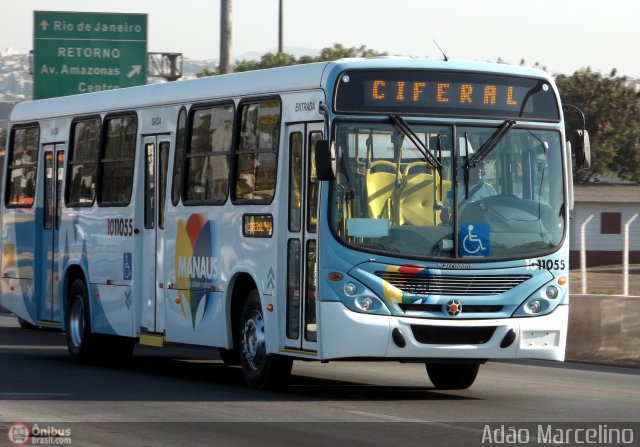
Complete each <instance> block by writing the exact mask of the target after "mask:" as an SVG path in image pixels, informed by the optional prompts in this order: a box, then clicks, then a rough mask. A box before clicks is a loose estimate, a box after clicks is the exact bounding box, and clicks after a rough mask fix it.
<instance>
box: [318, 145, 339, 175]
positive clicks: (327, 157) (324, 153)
mask: <svg viewBox="0 0 640 447" xmlns="http://www.w3.org/2000/svg"><path fill="white" fill-rule="evenodd" d="M315 163H316V175H317V176H318V180H320V181H325V180H333V179H335V178H336V146H335V143H334V142H333V141H329V140H318V141H316V150H315Z"/></svg>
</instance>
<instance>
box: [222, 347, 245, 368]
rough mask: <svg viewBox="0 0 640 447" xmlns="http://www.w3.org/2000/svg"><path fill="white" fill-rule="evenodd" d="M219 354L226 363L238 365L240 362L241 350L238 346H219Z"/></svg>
mask: <svg viewBox="0 0 640 447" xmlns="http://www.w3.org/2000/svg"><path fill="white" fill-rule="evenodd" d="M218 355H219V356H220V360H222V362H223V363H224V364H225V365H229V366H238V365H239V364H240V352H238V350H237V349H236V348H233V349H225V348H218Z"/></svg>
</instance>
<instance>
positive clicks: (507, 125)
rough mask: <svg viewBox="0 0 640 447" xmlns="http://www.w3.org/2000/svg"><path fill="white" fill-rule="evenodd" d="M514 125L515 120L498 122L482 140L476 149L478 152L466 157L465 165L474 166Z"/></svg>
mask: <svg viewBox="0 0 640 447" xmlns="http://www.w3.org/2000/svg"><path fill="white" fill-rule="evenodd" d="M515 125H516V122H515V120H506V121H505V122H504V123H502V124H500V126H498V128H497V129H496V131H495V132H494V133H493V135H491V137H490V138H489V139H488V140H487V141H485V142H484V144H483V145H482V146H481V147H480V149H478V152H476V153H474V154H473V155H471V158H470V159H469V158H468V159H467V167H471V168H475V167H476V166H477V164H478V163H480V162H481V161H482V160H484V158H485V157H486V156H487V155H489V152H491V151H492V150H493V148H494V147H496V146H497V145H498V143H499V142H500V140H502V138H503V137H504V136H505V135H506V134H507V132H509V131H510V130H511V128H512V127H513V126H515Z"/></svg>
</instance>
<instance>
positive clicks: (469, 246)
mask: <svg viewBox="0 0 640 447" xmlns="http://www.w3.org/2000/svg"><path fill="white" fill-rule="evenodd" d="M459 241H460V255H461V256H488V255H489V225H487V224H462V225H460V234H459Z"/></svg>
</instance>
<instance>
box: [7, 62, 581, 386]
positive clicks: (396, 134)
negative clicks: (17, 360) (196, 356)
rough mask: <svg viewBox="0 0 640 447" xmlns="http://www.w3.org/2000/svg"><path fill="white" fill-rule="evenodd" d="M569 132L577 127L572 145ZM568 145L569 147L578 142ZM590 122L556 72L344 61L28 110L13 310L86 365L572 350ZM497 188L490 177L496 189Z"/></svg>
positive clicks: (258, 379) (270, 370) (16, 218)
mask: <svg viewBox="0 0 640 447" xmlns="http://www.w3.org/2000/svg"><path fill="white" fill-rule="evenodd" d="M566 140H571V142H569V141H566ZM571 148H573V149H571ZM587 155H588V138H587V136H586V134H585V133H584V132H582V133H581V132H577V133H576V134H575V135H570V136H567V135H566V134H565V130H564V118H563V112H562V106H561V104H560V99H559V95H558V91H557V89H556V87H555V85H554V82H553V80H552V78H551V77H550V76H549V75H547V74H546V73H544V72H542V71H539V70H535V69H530V68H525V67H513V66H508V65H504V64H488V63H475V62H463V61H450V60H448V61H438V60H429V59H426V60H423V59H402V58H376V59H345V60H340V61H335V62H326V63H314V64H307V65H298V66H291V67H285V68H275V69H268V70H260V71H254V72H245V73H236V74H229V75H221V76H214V77H207V78H202V79H196V80H185V81H180V82H172V83H165V84H154V85H146V86H141V87H132V88H126V89H120V90H117V89H116V90H109V91H100V92H94V93H88V94H82V95H75V96H69V97H64V98H53V99H46V100H40V101H32V102H23V103H20V104H17V105H16V106H15V108H14V109H13V112H12V114H11V120H10V125H9V130H8V140H7V152H6V159H5V165H4V185H3V202H2V276H1V279H0V281H1V286H2V289H1V290H2V304H3V305H4V306H5V307H6V308H7V309H9V310H11V311H12V312H13V313H14V314H15V315H16V316H17V317H19V318H21V319H22V320H24V321H26V322H28V323H30V324H32V325H36V326H39V327H50V328H59V329H61V330H64V331H65V332H66V340H67V345H68V351H69V355H70V356H71V358H72V359H73V360H74V361H96V360H100V361H105V360H107V361H110V360H122V359H126V358H128V357H129V356H130V355H131V354H132V351H133V349H134V347H135V345H136V344H137V343H139V344H142V345H152V346H157V347H163V346H167V345H175V344H178V345H198V346H202V347H205V349H207V348H211V349H214V348H216V349H218V351H219V353H220V357H221V359H222V360H223V361H224V362H226V363H228V364H235V365H240V369H241V371H242V375H243V377H244V379H245V380H246V382H247V383H248V385H250V386H252V387H257V388H261V387H269V386H275V385H281V384H284V383H286V381H287V378H288V377H289V376H290V373H291V368H292V363H293V361H294V360H304V361H320V362H328V361H334V360H336V361H337V360H350V361H372V360H375V361H381V360H389V361H399V362H420V363H423V364H425V365H426V375H425V379H426V376H428V378H429V380H430V381H431V383H432V384H433V385H434V386H435V387H436V388H437V389H465V388H468V387H469V386H471V385H472V384H473V382H474V380H475V379H476V376H477V373H478V370H479V366H480V365H481V364H483V363H485V362H486V361H487V360H491V359H522V358H529V359H549V360H558V361H562V360H563V359H564V353H565V342H566V335H567V322H568V301H569V286H568V268H569V265H568V256H569V237H568V236H567V231H568V228H569V225H568V218H569V210H570V208H571V206H572V186H571V177H572V169H573V165H574V164H575V163H576V161H580V162H582V161H583V160H585V159H588V157H587ZM478 185H480V186H478Z"/></svg>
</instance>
